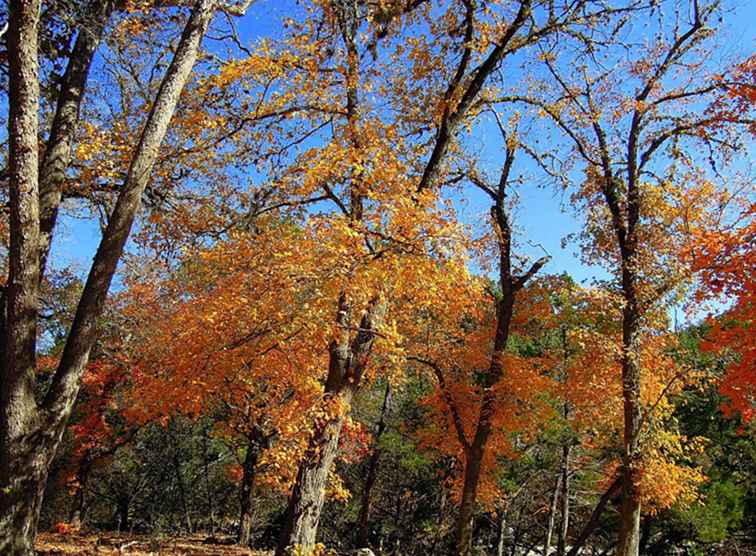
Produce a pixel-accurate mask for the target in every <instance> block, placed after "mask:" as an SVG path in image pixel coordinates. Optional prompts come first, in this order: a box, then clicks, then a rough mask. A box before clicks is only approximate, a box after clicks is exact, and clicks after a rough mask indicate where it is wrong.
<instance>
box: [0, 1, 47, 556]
mask: <svg viewBox="0 0 756 556" xmlns="http://www.w3.org/2000/svg"><path fill="white" fill-rule="evenodd" d="M8 8H9V13H8V18H9V21H8V33H7V40H8V63H9V98H8V103H9V114H8V136H9V152H8V165H9V170H10V179H9V185H8V194H9V204H10V229H11V234H10V247H9V275H8V282H7V284H6V285H5V287H4V292H3V294H4V295H3V297H4V300H5V312H4V314H3V315H1V316H2V317H3V320H4V332H5V335H4V336H5V337H4V338H3V344H4V345H3V347H4V350H3V354H2V356H3V360H2V369H1V371H0V554H3V555H8V556H15V555H27V554H33V543H34V536H35V535H36V528H37V521H38V518H39V510H40V504H39V502H40V500H41V498H42V492H43V491H44V485H45V482H46V480H47V473H48V468H47V465H46V459H47V457H46V456H47V454H46V453H45V450H44V449H43V450H39V449H38V442H39V440H40V439H39V438H38V437H37V436H36V435H35V434H33V433H32V431H38V430H39V424H40V416H39V415H38V413H37V411H36V409H37V404H36V401H35V398H34V380H35V379H34V377H35V373H36V337H37V309H38V299H39V293H38V292H39V261H38V258H37V255H36V247H35V245H36V244H37V241H38V235H39V225H38V222H39V200H38V152H37V137H38V131H39V129H38V126H39V122H38V116H37V112H38V109H39V63H38V61H37V40H38V25H39V9H40V7H39V0H12V1H11V2H9V6H8Z"/></svg>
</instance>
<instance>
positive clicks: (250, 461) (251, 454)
mask: <svg viewBox="0 0 756 556" xmlns="http://www.w3.org/2000/svg"><path fill="white" fill-rule="evenodd" d="M258 457H259V450H258V449H257V445H256V444H255V443H254V442H252V441H251V440H250V441H249V443H248V444H247V454H246V455H245V456H244V465H243V466H242V471H243V473H242V484H241V496H240V499H239V502H240V509H241V513H240V515H239V534H238V537H237V540H238V542H239V544H240V545H242V546H249V545H250V543H251V542H252V524H253V523H252V521H253V520H252V517H253V516H252V507H253V504H254V495H255V471H256V468H257V459H258Z"/></svg>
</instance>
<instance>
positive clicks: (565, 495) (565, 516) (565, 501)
mask: <svg viewBox="0 0 756 556" xmlns="http://www.w3.org/2000/svg"><path fill="white" fill-rule="evenodd" d="M567 413H568V408H567V406H566V405H565V415H566V414H567ZM561 475H562V476H561V479H562V480H561V490H562V492H561V498H562V512H561V514H562V515H561V520H560V522H559V538H558V539H557V556H564V552H565V550H566V549H567V534H568V532H569V528H570V445H569V444H564V446H562V471H561Z"/></svg>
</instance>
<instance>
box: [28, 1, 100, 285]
mask: <svg viewBox="0 0 756 556" xmlns="http://www.w3.org/2000/svg"><path fill="white" fill-rule="evenodd" d="M112 10H113V2H112V1H111V0H104V1H100V0H94V1H92V2H90V4H89V6H87V10H86V13H85V15H84V17H83V18H82V20H81V21H80V22H79V24H80V29H79V34H78V35H77V37H76V42H75V44H74V47H73V50H72V52H71V56H70V58H69V59H68V64H67V65H66V71H65V73H64V74H63V79H62V80H61V83H60V91H59V92H58V99H57V104H56V107H55V115H54V117H53V121H52V126H51V128H50V135H49V137H48V139H47V142H46V145H45V153H44V157H43V158H42V163H41V164H40V171H39V213H40V222H39V260H40V262H39V268H40V278H41V276H42V275H44V272H45V267H46V266H47V258H48V256H49V254H50V244H51V242H52V234H53V230H54V228H55V222H56V220H57V218H58V209H59V207H60V202H61V199H62V197H63V182H64V180H65V177H66V170H67V169H68V167H69V165H70V163H71V147H72V145H73V141H74V136H75V133H76V129H77V127H78V123H79V112H80V109H81V102H82V100H83V99H84V92H85V90H86V84H87V79H88V77H89V68H90V67H91V65H92V60H93V59H94V55H95V52H96V51H97V47H98V46H99V44H100V40H101V39H102V34H103V31H104V30H105V26H106V24H107V22H108V19H109V18H110V14H111V12H112Z"/></svg>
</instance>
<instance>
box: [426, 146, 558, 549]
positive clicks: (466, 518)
mask: <svg viewBox="0 0 756 556" xmlns="http://www.w3.org/2000/svg"><path fill="white" fill-rule="evenodd" d="M504 139H505V143H506V157H505V160H504V164H503V165H502V169H501V176H500V177H499V183H498V184H497V185H496V186H492V185H486V186H484V187H482V189H483V190H484V191H485V192H487V193H488V195H490V196H491V197H492V200H493V205H492V206H491V217H492V220H493V226H494V230H495V232H496V235H497V248H498V252H499V253H498V254H499V287H500V288H501V298H500V299H498V300H496V329H495V332H494V341H493V353H492V356H491V360H490V363H489V367H488V369H487V370H486V372H485V375H484V376H483V381H482V384H481V386H480V388H481V401H480V411H479V413H478V420H477V423H476V426H475V435H474V437H473V439H472V441H468V440H467V439H466V437H465V431H464V428H463V427H462V425H461V423H460V419H459V418H458V415H459V412H458V411H457V409H456V408H454V407H450V410H451V411H452V413H453V416H454V419H453V421H454V425H455V428H456V429H457V436H458V437H459V439H460V442H461V443H462V446H463V452H464V459H465V472H464V483H463V486H462V500H461V504H460V508H459V514H458V516H457V523H456V531H455V539H454V545H453V547H452V552H451V553H452V555H453V556H469V554H470V551H471V549H472V534H473V517H474V515H475V501H476V498H477V494H478V484H479V482H480V470H481V464H482V462H483V457H484V455H485V450H486V445H487V443H488V438H489V436H490V435H491V430H492V420H493V415H494V412H495V411H496V404H497V403H498V401H497V399H496V396H495V394H494V390H493V388H494V386H496V385H497V384H499V383H500V382H501V381H502V380H503V379H504V378H505V371H506V369H504V364H503V358H504V353H505V351H506V349H507V341H508V340H509V328H510V325H511V322H512V314H513V310H514V304H515V298H516V297H517V293H518V291H519V290H520V289H521V288H522V287H523V286H525V284H526V283H527V281H528V280H529V279H530V278H531V277H532V276H534V275H535V274H536V273H537V272H538V271H539V270H540V269H541V267H542V266H543V265H545V264H546V263H547V262H548V260H549V257H543V258H541V259H539V260H537V261H536V262H534V263H533V264H532V265H531V266H530V268H529V269H528V270H527V271H526V272H525V273H524V274H522V275H520V276H517V275H516V274H515V272H514V270H513V268H512V222H511V218H510V215H509V213H508V207H507V202H508V201H507V187H508V186H509V175H510V172H511V169H512V164H513V163H514V158H515V149H516V146H514V145H511V144H510V143H509V141H506V139H507V138H506V137H504ZM476 185H479V186H480V184H479V183H476ZM437 372H438V371H437ZM439 378H441V377H440V375H439ZM442 388H443V384H442ZM447 400H448V401H447V403H450V404H451V403H453V402H452V401H451V398H449V397H447Z"/></svg>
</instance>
